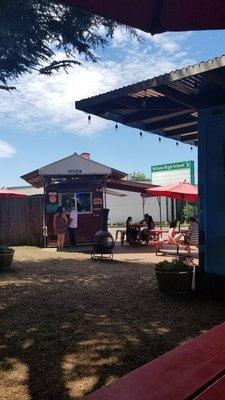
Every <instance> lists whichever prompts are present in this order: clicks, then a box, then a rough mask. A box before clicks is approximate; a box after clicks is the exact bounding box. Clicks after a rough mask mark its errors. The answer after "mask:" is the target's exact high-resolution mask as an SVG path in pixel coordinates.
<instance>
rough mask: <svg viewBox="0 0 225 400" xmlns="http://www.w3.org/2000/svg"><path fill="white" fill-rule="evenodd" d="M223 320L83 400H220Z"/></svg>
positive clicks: (224, 391)
mask: <svg viewBox="0 0 225 400" xmlns="http://www.w3.org/2000/svg"><path fill="white" fill-rule="evenodd" d="M224 337H225V323H222V324H220V325H218V326H216V327H215V328H213V329H211V330H209V331H208V332H206V333H204V334H203V335H200V336H197V337H196V338H194V339H191V340H189V341H188V342H186V343H185V344H183V345H181V346H179V347H176V348H175V349H174V350H172V351H170V352H168V353H166V354H164V355H162V356H160V357H158V358H156V359H155V360H153V361H151V362H149V363H148V364H146V365H143V366H142V367H141V368H138V369H136V370H134V371H132V372H131V373H129V374H127V375H125V376H124V377H122V378H120V379H118V380H117V381H116V382H114V383H112V384H111V385H109V386H106V387H103V388H102V389H99V390H97V391H95V392H93V393H92V394H90V395H88V396H86V397H85V398H84V400H191V399H192V400H214V399H215V400H220V399H221V400H222V399H224V398H225V340H224Z"/></svg>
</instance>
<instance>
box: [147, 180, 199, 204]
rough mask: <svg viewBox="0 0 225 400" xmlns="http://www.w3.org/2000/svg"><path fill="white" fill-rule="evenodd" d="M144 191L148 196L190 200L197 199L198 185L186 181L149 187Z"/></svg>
mask: <svg viewBox="0 0 225 400" xmlns="http://www.w3.org/2000/svg"><path fill="white" fill-rule="evenodd" d="M145 192H146V193H147V194H148V195H149V196H162V197H169V198H171V199H177V200H186V201H191V202H192V201H193V202H194V201H197V200H198V187H197V186H194V185H191V184H190V183H188V182H183V183H178V184H172V185H167V186H159V187H156V188H149V189H146V191H145Z"/></svg>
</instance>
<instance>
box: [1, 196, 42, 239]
mask: <svg viewBox="0 0 225 400" xmlns="http://www.w3.org/2000/svg"><path fill="white" fill-rule="evenodd" d="M43 210H44V198H43V196H30V197H26V198H23V199H20V198H0V243H8V244H10V245H34V246H36V245H40V244H41V241H42V230H43Z"/></svg>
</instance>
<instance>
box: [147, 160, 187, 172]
mask: <svg viewBox="0 0 225 400" xmlns="http://www.w3.org/2000/svg"><path fill="white" fill-rule="evenodd" d="M188 168H189V169H190V168H191V161H183V162H177V163H171V164H163V165H153V166H152V167H151V171H152V172H158V171H172V170H175V169H188Z"/></svg>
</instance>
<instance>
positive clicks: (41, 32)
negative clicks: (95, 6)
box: [0, 0, 137, 90]
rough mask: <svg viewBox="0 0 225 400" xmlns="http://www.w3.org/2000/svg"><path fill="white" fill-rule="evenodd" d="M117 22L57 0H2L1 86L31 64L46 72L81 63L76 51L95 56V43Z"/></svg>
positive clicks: (106, 36) (100, 42) (99, 43)
mask: <svg viewBox="0 0 225 400" xmlns="http://www.w3.org/2000/svg"><path fill="white" fill-rule="evenodd" d="M102 27H104V28H105V29H102ZM117 27H118V24H117V23H116V22H113V21H111V20H108V19H106V18H103V17H100V16H96V15H94V14H90V13H87V12H84V11H82V10H80V9H76V8H74V7H70V6H65V5H62V4H60V3H59V2H56V1H51V0H1V1H0V83H2V84H0V89H6V90H7V89H9V83H10V81H12V80H15V79H17V78H19V77H21V76H22V75H23V74H24V73H30V72H32V71H33V70H36V71H38V72H39V73H40V74H45V75H50V74H52V73H53V72H54V71H57V70H59V69H60V68H64V69H65V70H67V68H68V67H69V66H71V65H73V64H80V57H79V56H83V57H84V59H85V60H88V61H92V62H97V61H98V57H97V56H96V53H95V50H96V48H97V47H99V46H101V47H104V46H106V45H107V44H108V40H109V39H110V38H111V37H112V36H113V33H114V31H115V29H116V28H117ZM100 28H101V30H100ZM128 29H129V31H130V33H131V35H135V36H137V35H136V33H135V30H133V29H131V28H128ZM100 32H101V33H100ZM60 55H61V56H62V57H61V58H59V56H60ZM11 88H12V87H11Z"/></svg>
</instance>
